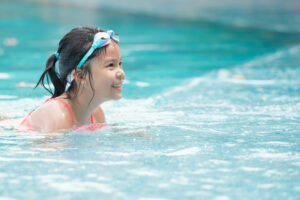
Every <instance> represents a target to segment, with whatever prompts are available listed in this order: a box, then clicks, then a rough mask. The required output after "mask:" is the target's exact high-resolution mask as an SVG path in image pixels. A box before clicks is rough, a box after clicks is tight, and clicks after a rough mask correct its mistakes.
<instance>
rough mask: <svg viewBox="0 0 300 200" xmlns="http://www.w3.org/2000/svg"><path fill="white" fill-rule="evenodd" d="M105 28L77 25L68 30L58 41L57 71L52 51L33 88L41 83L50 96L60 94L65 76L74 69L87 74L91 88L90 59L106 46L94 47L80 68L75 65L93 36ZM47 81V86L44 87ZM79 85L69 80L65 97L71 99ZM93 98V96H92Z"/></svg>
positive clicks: (90, 44) (83, 74) (64, 84)
mask: <svg viewBox="0 0 300 200" xmlns="http://www.w3.org/2000/svg"><path fill="white" fill-rule="evenodd" d="M105 31H106V30H104V29H101V28H97V27H77V28H74V29H72V30H71V31H70V32H68V33H67V34H66V35H65V36H64V37H63V38H62V39H61V40H60V42H59V46H58V49H57V53H59V62H58V64H59V73H58V72H56V70H55V63H56V61H57V58H56V54H55V53H53V54H52V55H51V56H50V57H49V58H48V60H47V63H46V67H45V70H44V72H43V73H42V75H41V77H40V79H39V81H38V82H37V84H36V86H35V88H36V87H37V86H38V85H42V86H43V87H44V88H45V89H46V90H47V91H48V92H50V94H51V95H52V98H55V97H57V96H60V95H61V94H63V93H64V92H65V90H66V85H67V76H68V75H69V74H70V73H72V71H73V70H74V69H75V72H80V77H81V78H85V77H86V75H89V80H90V81H89V82H90V86H91V88H92V90H93V94H94V87H93V85H92V81H91V80H92V79H93V77H92V73H91V66H90V61H91V60H92V59H93V58H94V57H97V56H99V55H100V54H102V53H105V52H106V47H107V46H105V47H102V48H98V49H96V50H95V51H94V52H93V53H92V55H91V56H90V57H89V58H88V59H87V60H86V61H85V63H84V64H83V65H82V67H81V68H80V69H81V70H78V69H77V65H78V63H79V62H80V60H81V59H82V58H83V56H84V55H85V54H86V53H87V51H88V50H89V49H90V47H91V46H92V43H93V40H94V36H95V34H96V33H98V32H105ZM49 78H50V80H51V82H52V84H53V86H54V91H52V89H51V87H50V81H49ZM45 83H47V85H48V87H46V85H45ZM79 89H80V85H78V84H77V83H76V81H75V80H73V81H72V82H71V85H70V87H69V88H68V90H67V91H66V94H67V98H68V99H71V98H74V97H76V95H77V93H78V91H79ZM92 98H93V97H92Z"/></svg>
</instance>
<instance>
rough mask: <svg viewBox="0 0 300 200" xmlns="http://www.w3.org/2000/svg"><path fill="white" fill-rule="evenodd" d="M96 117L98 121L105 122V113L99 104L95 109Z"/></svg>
mask: <svg viewBox="0 0 300 200" xmlns="http://www.w3.org/2000/svg"><path fill="white" fill-rule="evenodd" d="M94 118H95V122H96V123H105V115H104V112H103V110H102V108H101V106H98V107H97V108H96V110H95V111H94Z"/></svg>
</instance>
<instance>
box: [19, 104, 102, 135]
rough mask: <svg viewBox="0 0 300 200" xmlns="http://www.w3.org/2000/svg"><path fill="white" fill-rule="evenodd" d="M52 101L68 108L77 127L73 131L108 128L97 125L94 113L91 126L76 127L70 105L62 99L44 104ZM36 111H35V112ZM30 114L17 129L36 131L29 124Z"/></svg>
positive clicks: (73, 121)
mask: <svg viewBox="0 0 300 200" xmlns="http://www.w3.org/2000/svg"><path fill="white" fill-rule="evenodd" d="M50 100H56V101H59V102H61V103H62V104H64V105H65V106H66V108H67V109H68V111H69V113H70V114H71V117H72V123H73V126H74V127H75V128H74V129H73V130H78V129H80V131H81V132H84V131H95V130H98V129H100V128H102V127H104V126H106V124H97V123H95V120H94V113H92V115H91V117H90V122H91V125H82V126H76V125H75V119H74V115H73V113H72V111H71V108H70V107H69V105H68V104H67V103H66V102H65V101H64V100H62V99H59V98H49V99H47V100H46V101H45V102H44V103H46V102H48V101H50ZM33 111H34V110H33ZM33 111H31V112H29V113H28V114H27V116H26V117H25V118H24V119H23V120H22V122H21V123H20V124H19V125H18V128H17V129H21V130H27V131H36V130H35V129H34V128H33V127H32V126H31V124H30V122H29V119H28V117H29V116H30V115H31V113H32V112H33Z"/></svg>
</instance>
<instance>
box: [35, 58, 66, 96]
mask: <svg viewBox="0 0 300 200" xmlns="http://www.w3.org/2000/svg"><path fill="white" fill-rule="evenodd" d="M56 61H57V55H56V54H52V55H51V56H50V57H49V59H48V60H47V63H46V68H45V70H44V72H43V74H42V75H41V77H40V79H39V81H38V82H37V84H36V86H35V88H36V87H37V86H38V85H42V86H43V87H44V88H45V89H46V90H47V91H48V92H50V94H51V95H52V98H55V97H57V96H59V95H61V94H62V93H64V92H65V87H66V86H65V84H63V83H62V81H61V80H60V79H59V77H58V75H57V73H56V71H55V63H56ZM49 78H50V80H51V82H52V84H53V86H54V92H53V91H52V90H51V88H50V86H49V85H50V84H49ZM45 79H46V80H47V84H48V87H46V86H45Z"/></svg>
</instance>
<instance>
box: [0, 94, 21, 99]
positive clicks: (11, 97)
mask: <svg viewBox="0 0 300 200" xmlns="http://www.w3.org/2000/svg"><path fill="white" fill-rule="evenodd" d="M16 98H18V96H13V95H3V94H2V95H1V94H0V99H16Z"/></svg>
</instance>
